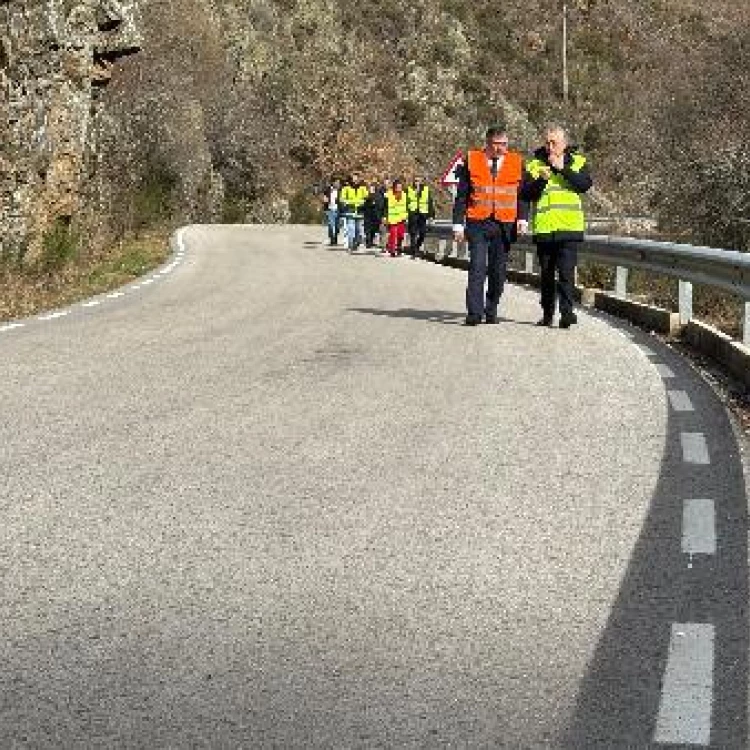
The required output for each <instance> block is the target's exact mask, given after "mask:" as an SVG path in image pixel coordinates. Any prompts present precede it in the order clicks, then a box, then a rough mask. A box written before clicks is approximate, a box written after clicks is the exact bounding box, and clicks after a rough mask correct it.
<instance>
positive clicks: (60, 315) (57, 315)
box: [37, 310, 70, 320]
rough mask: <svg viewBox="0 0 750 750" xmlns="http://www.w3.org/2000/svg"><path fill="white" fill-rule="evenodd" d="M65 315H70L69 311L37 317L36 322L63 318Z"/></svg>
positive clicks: (59, 311)
mask: <svg viewBox="0 0 750 750" xmlns="http://www.w3.org/2000/svg"><path fill="white" fill-rule="evenodd" d="M66 315H70V310H58V311H57V312H52V313H47V314H46V315H38V316H37V320H55V319H56V318H64V317H65V316H66Z"/></svg>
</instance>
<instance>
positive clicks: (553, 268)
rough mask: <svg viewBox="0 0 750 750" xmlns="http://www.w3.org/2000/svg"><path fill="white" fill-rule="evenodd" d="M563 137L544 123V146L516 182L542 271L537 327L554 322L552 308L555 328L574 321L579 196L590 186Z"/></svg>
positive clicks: (577, 156) (579, 158)
mask: <svg viewBox="0 0 750 750" xmlns="http://www.w3.org/2000/svg"><path fill="white" fill-rule="evenodd" d="M568 141H569V138H568V134H567V132H566V130H565V128H563V127H561V126H560V125H550V126H548V127H547V128H546V130H545V134H544V146H542V147H541V148H539V149H537V150H536V151H535V152H534V157H533V159H531V161H529V163H528V164H527V165H526V172H525V174H524V178H523V183H522V185H521V195H522V196H523V198H524V199H525V200H528V201H530V202H531V204H532V206H533V218H532V222H531V233H532V239H533V241H534V243H535V244H536V250H537V256H538V258H539V268H540V271H541V283H542V291H541V299H540V302H541V305H542V318H541V320H539V322H538V323H537V325H540V326H551V325H553V323H554V317H555V307H556V306H557V307H559V310H560V323H559V325H560V328H570V326H571V325H573V324H575V323H577V322H578V318H577V316H576V314H575V312H574V310H573V290H574V285H575V268H576V262H577V259H578V247H579V245H580V243H581V241H582V240H583V232H584V227H585V218H584V213H583V203H582V200H581V195H582V194H583V193H585V192H586V191H587V190H589V188H590V187H591V185H592V179H591V175H590V174H589V170H588V166H587V163H586V157H585V156H584V155H583V154H581V153H580V152H579V151H578V150H577V148H576V147H575V146H571V145H569V143H568ZM555 276H557V280H556V279H555Z"/></svg>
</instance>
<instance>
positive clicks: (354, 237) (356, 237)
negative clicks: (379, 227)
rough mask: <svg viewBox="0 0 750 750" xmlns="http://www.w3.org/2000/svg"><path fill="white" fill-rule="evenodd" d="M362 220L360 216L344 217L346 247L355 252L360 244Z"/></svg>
mask: <svg viewBox="0 0 750 750" xmlns="http://www.w3.org/2000/svg"><path fill="white" fill-rule="evenodd" d="M363 225H364V219H363V218H362V217H361V216H347V217H346V245H347V247H348V248H349V249H350V250H356V249H357V248H358V247H359V246H360V244H361V243H362V233H363Z"/></svg>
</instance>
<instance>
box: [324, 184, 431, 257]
mask: <svg viewBox="0 0 750 750" xmlns="http://www.w3.org/2000/svg"><path fill="white" fill-rule="evenodd" d="M322 203H323V210H324V212H325V215H326V223H327V226H328V241H329V244H331V245H337V244H338V242H339V234H341V233H342V232H343V239H344V245H345V246H346V248H347V250H348V251H349V252H351V253H353V252H356V251H357V250H358V249H359V247H360V246H361V245H362V244H364V246H365V247H366V248H372V247H375V245H376V240H378V241H379V242H380V244H381V245H383V246H384V253H385V254H387V255H389V256H392V257H395V256H397V255H401V254H402V253H403V250H404V242H405V239H406V235H407V233H408V235H409V245H408V249H409V252H410V253H411V256H412V257H413V258H416V257H418V255H419V254H420V252H421V249H422V245H423V244H424V240H425V235H426V233H427V222H428V221H429V220H430V219H432V218H434V216H435V201H434V196H433V193H432V188H431V187H430V186H429V185H428V184H427V183H426V182H425V181H424V180H423V179H422V178H421V177H416V178H415V179H414V180H413V181H412V182H411V184H409V185H405V184H404V181H403V180H401V179H398V178H397V179H394V180H383V182H381V183H378V182H371V183H369V184H367V183H366V182H364V181H363V180H362V179H361V177H360V176H359V175H358V174H356V173H355V174H352V175H351V177H349V178H347V179H345V180H343V181H342V180H338V179H336V180H333V182H332V183H331V184H330V185H329V186H328V187H327V188H326V190H325V191H324V192H323V194H322Z"/></svg>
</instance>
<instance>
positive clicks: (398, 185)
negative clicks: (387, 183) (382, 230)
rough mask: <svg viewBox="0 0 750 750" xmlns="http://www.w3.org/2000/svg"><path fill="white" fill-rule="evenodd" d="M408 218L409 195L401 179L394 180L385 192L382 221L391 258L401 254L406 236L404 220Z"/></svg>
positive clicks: (387, 250)
mask: <svg viewBox="0 0 750 750" xmlns="http://www.w3.org/2000/svg"><path fill="white" fill-rule="evenodd" d="M408 220H409V197H408V196H407V194H406V191H405V190H404V183H403V181H402V180H394V181H393V186H392V187H391V189H390V190H389V191H388V192H387V193H386V194H385V211H384V216H383V223H384V224H385V225H386V227H387V228H388V240H387V242H386V246H385V247H386V252H387V253H388V255H390V256H391V257H392V258H395V257H396V256H397V255H401V252H402V248H403V245H404V237H405V236H406V222H407V221H408Z"/></svg>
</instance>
